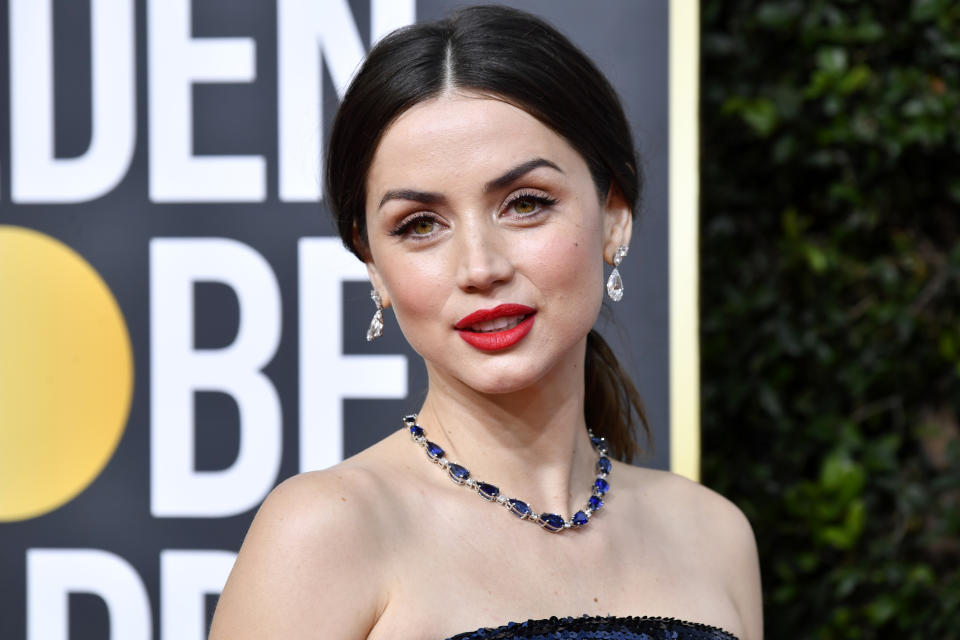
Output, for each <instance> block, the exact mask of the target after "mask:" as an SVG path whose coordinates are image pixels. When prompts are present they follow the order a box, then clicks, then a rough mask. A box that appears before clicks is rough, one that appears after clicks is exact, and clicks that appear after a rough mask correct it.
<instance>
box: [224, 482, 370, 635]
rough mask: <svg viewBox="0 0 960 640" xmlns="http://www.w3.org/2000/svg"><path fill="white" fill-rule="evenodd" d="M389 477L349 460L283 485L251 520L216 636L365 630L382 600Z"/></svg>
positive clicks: (229, 582)
mask: <svg viewBox="0 0 960 640" xmlns="http://www.w3.org/2000/svg"><path fill="white" fill-rule="evenodd" d="M382 483H383V481H382V479H381V478H379V477H378V476H377V475H376V474H374V473H371V472H370V471H369V470H367V469H365V468H364V467H363V466H362V465H349V464H343V465H338V466H337V467H333V468H331V469H329V470H326V471H317V472H310V473H305V474H301V475H297V476H294V477H292V478H290V479H288V480H286V481H284V482H283V483H281V484H280V485H279V486H277V487H276V488H275V489H274V490H273V491H272V492H271V493H270V495H269V496H267V498H266V500H264V502H263V504H262V505H261V507H260V510H259V511H258V512H257V515H256V517H255V518H254V520H253V523H252V524H251V525H250V529H249V531H248V532H247V536H246V538H245V539H244V542H243V546H242V547H241V549H240V553H239V554H238V557H237V562H236V564H235V565H234V568H233V571H232V572H231V574H230V578H229V579H228V581H227V584H226V586H225V587H224V590H223V593H222V595H221V598H220V601H219V603H218V605H217V611H216V614H215V616H214V620H213V625H212V628H211V632H210V637H211V639H214V640H217V639H220V638H230V639H241V640H242V639H243V638H264V637H284V638H301V637H304V638H305V637H311V638H314V637H324V638H363V637H366V635H367V631H368V630H369V629H370V628H371V627H372V626H373V624H374V622H375V621H376V617H377V615H378V611H379V608H380V607H381V606H382V598H383V594H382V584H383V582H382V580H381V579H380V578H379V575H380V574H379V571H381V565H380V563H379V562H378V560H379V559H380V557H381V555H382V551H383V543H384V539H383V532H384V530H385V527H384V522H383V519H384V517H385V515H386V514H385V513H384V510H383V509H382V505H381V504H380V502H381V501H382V497H381V496H380V494H379V491H378V489H379V488H380V487H381V485H382Z"/></svg>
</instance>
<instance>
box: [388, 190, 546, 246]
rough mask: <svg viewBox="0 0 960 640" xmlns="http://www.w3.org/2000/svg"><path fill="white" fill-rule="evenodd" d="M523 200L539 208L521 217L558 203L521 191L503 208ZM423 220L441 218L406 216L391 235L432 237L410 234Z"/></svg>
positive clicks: (520, 214) (531, 216)
mask: <svg viewBox="0 0 960 640" xmlns="http://www.w3.org/2000/svg"><path fill="white" fill-rule="evenodd" d="M521 200H529V201H531V202H533V203H535V204H536V205H537V206H538V209H537V210H536V211H533V212H531V213H518V214H516V215H517V216H519V217H520V218H521V219H529V218H533V217H535V216H537V215H539V214H540V213H542V212H543V208H544V207H551V206H553V205H555V204H557V199H556V198H551V197H550V196H546V195H543V194H541V193H537V192H531V191H520V192H518V193H516V194H514V195H513V196H511V198H510V199H509V200H507V202H506V203H505V204H504V205H503V209H504V210H507V209H509V208H510V207H512V206H514V205H515V204H516V203H517V202H519V201H521ZM421 221H427V222H432V223H434V224H439V220H438V219H437V218H436V216H434V215H431V214H427V213H421V214H417V215H415V216H413V217H412V218H406V219H404V220H402V221H401V222H400V224H398V225H397V226H396V227H394V228H393V230H392V231H390V235H391V236H407V235H410V237H414V238H418V239H424V238H428V237H430V236H431V235H433V234H432V233H431V234H424V235H418V234H409V233H408V232H409V231H410V229H411V228H412V227H413V226H414V225H415V224H417V223H418V222H421Z"/></svg>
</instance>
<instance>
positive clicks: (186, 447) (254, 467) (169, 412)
mask: <svg viewBox="0 0 960 640" xmlns="http://www.w3.org/2000/svg"><path fill="white" fill-rule="evenodd" d="M196 282H218V283H222V284H225V285H227V286H229V287H231V288H232V289H233V290H234V292H235V293H236V295H237V300H238V301H239V306H240V323H239V329H238V331H237V337H236V340H234V341H233V343H232V344H230V345H228V346H226V347H224V348H222V349H195V348H194V346H193V345H194V335H193V327H194V307H193V286H194V283H196ZM280 313H281V312H280V288H279V285H278V284H277V279H276V276H275V275H274V273H273V270H272V269H271V268H270V265H269V264H267V261H266V260H264V259H263V256H261V255H260V254H259V253H257V252H256V251H254V250H253V249H251V248H250V247H249V246H247V245H245V244H243V243H240V242H237V241H236V240H228V239H224V238H180V239H177V238H154V239H153V240H151V241H150V353H151V357H152V361H151V368H150V373H151V411H150V422H151V424H150V504H151V510H152V512H153V515H154V516H160V517H174V516H182V517H218V516H231V515H235V514H238V513H242V512H244V511H246V510H248V509H252V508H253V507H255V506H256V505H257V503H259V502H260V501H261V500H262V499H263V497H264V496H265V495H266V494H267V492H268V491H269V490H270V489H271V487H272V486H273V483H274V482H275V481H276V477H277V473H278V472H279V469H280V454H281V441H282V431H281V428H282V426H281V410H280V398H279V396H278V395H277V390H276V388H275V387H274V386H273V383H271V382H270V380H269V379H268V378H267V377H266V375H264V374H263V372H262V371H261V369H263V367H264V366H265V365H266V364H267V363H268V362H269V361H270V359H271V358H273V355H274V353H275V352H276V350H277V345H278V344H279V343H280ZM197 391H220V392H223V393H226V394H228V395H230V396H232V397H233V399H234V400H235V401H236V403H237V408H238V409H239V412H240V425H239V429H240V453H239V454H238V455H237V459H236V461H235V462H234V463H233V465H232V466H230V467H229V468H227V469H224V470H221V471H197V470H196V469H195V468H194V459H195V456H194V443H195V435H194V432H195V416H194V404H193V403H194V393H195V392H197Z"/></svg>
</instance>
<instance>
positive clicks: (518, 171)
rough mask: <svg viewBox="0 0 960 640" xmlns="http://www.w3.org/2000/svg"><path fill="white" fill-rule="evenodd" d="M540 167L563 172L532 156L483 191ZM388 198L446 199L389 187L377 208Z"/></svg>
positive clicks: (428, 200) (501, 185) (440, 195)
mask: <svg viewBox="0 0 960 640" xmlns="http://www.w3.org/2000/svg"><path fill="white" fill-rule="evenodd" d="M541 167H548V168H550V169H553V170H555V171H559V172H560V173H563V170H562V169H561V168H560V167H558V166H557V165H556V164H554V163H553V162H550V161H549V160H547V159H546V158H534V159H533V160H527V161H526V162H523V163H521V164H518V165H517V166H515V167H514V168H513V169H510V170H509V171H507V172H506V173H505V174H503V175H502V176H500V177H499V178H494V179H493V180H491V181H490V182H488V183H487V184H485V185H483V192H484V193H490V192H491V191H496V190H497V189H502V188H504V187H507V186H509V185H511V184H513V183H514V182H516V181H517V180H519V179H520V178H522V177H523V176H525V175H527V174H528V173H530V172H531V171H533V170H534V169H539V168H541ZM390 200H410V201H413V202H420V203H422V204H438V203H443V202H446V200H447V199H446V198H445V197H444V196H443V194H440V193H435V192H432V191H417V190H416V189H391V190H390V191H387V192H386V193H385V194H383V198H381V199H380V205H379V206H378V207H377V208H378V209H379V208H381V207H383V205H384V204H386V203H387V202H388V201H390Z"/></svg>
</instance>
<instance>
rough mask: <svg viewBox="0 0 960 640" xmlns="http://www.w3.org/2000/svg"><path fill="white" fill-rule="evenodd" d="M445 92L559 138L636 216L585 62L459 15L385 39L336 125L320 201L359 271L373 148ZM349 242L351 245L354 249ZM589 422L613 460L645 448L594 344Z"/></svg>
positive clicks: (631, 176) (559, 40)
mask: <svg viewBox="0 0 960 640" xmlns="http://www.w3.org/2000/svg"><path fill="white" fill-rule="evenodd" d="M450 89H469V90H471V91H475V92H479V93H485V94H489V95H491V96H495V97H497V98H498V99H501V100H505V101H507V102H509V103H511V104H513V105H515V106H517V107H519V108H521V109H523V110H524V111H526V112H528V113H530V114H531V115H533V116H534V117H536V118H537V119H539V120H540V121H541V122H543V123H544V124H545V125H546V126H548V127H550V128H551V129H553V130H554V131H555V132H557V133H558V134H559V135H560V136H562V137H563V138H565V139H566V140H567V142H569V143H570V145H571V146H572V147H573V148H574V149H576V150H577V151H578V152H579V153H580V155H581V156H582V157H583V159H584V161H585V162H586V164H587V167H588V168H589V169H590V174H591V176H592V177H593V181H594V184H595V185H596V188H597V193H598V194H599V196H600V197H604V198H605V197H606V194H607V193H608V192H609V190H610V188H611V187H613V186H616V188H617V189H618V190H619V192H620V193H621V195H622V196H623V198H624V199H625V200H626V202H627V203H628V204H629V205H630V207H631V211H632V212H633V214H634V215H636V208H637V204H638V201H639V199H640V194H641V191H642V178H641V175H640V172H639V171H638V169H637V159H636V151H635V150H634V146H633V137H632V136H631V134H630V126H629V124H628V123H627V119H626V116H625V115H624V112H623V107H622V106H621V104H620V100H619V98H618V97H617V94H616V92H615V91H614V90H613V87H611V86H610V83H609V82H608V81H607V79H606V78H605V77H604V76H603V74H602V73H600V71H599V70H598V69H597V68H596V66H594V64H593V63H592V62H591V61H590V59H589V58H587V57H586V55H584V54H583V52H581V51H580V50H579V49H577V47H576V46H574V45H573V43H571V42H570V41H569V40H568V39H567V38H566V37H564V36H563V35H562V34H560V33H559V32H558V31H557V30H556V29H554V28H553V27H551V26H550V25H548V24H547V23H546V22H544V21H543V20H540V19H539V18H537V17H535V16H532V15H530V14H528V13H525V12H522V11H519V10H516V9H510V8H507V7H501V6H477V7H469V8H466V9H461V10H460V11H457V12H456V13H454V14H452V15H451V16H450V17H449V18H447V19H445V20H440V21H438V22H428V23H422V24H416V25H411V26H409V27H404V28H401V29H398V30H396V31H394V32H393V33H391V34H390V35H388V36H386V37H385V38H383V39H382V40H381V41H380V42H379V43H378V44H377V45H376V46H374V47H373V49H372V50H371V51H370V54H369V55H368V56H367V59H366V61H365V62H364V63H363V65H362V66H361V68H360V70H359V71H358V73H357V75H356V77H355V78H354V80H353V82H352V83H351V85H350V87H349V89H348V90H347V93H346V95H345V96H344V99H343V102H342V104H341V105H340V110H339V111H338V112H337V115H336V118H335V119H334V124H333V129H332V131H331V134H330V142H329V144H328V147H327V161H326V193H327V198H328V203H329V205H330V209H331V211H332V213H333V216H334V219H335V222H336V225H337V229H338V231H339V233H340V237H341V238H342V239H343V242H344V244H345V245H346V247H347V248H348V249H350V250H351V251H352V252H353V253H354V254H355V255H356V256H357V257H359V258H360V259H361V260H364V259H365V254H366V242H367V233H366V232H367V228H366V211H365V202H366V184H367V172H368V171H369V168H370V164H371V162H372V161H373V155H374V153H375V151H376V149H377V145H378V144H379V142H380V137H381V136H382V135H383V132H384V131H385V130H386V129H387V128H388V127H389V126H390V124H391V123H392V122H393V121H394V119H396V118H397V117H398V116H399V115H400V114H401V113H403V112H404V111H406V110H407V109H409V108H410V107H411V106H413V105H415V104H417V103H419V102H422V101H424V100H427V99H429V98H432V97H434V96H436V95H438V94H441V93H443V92H444V91H447V90H450ZM355 239H356V240H355ZM585 370H586V375H585V384H586V389H585V392H586V396H585V408H584V414H585V418H586V422H587V424H588V425H590V427H591V428H592V429H593V431H594V433H597V434H598V435H603V436H605V437H606V438H607V440H608V442H609V444H610V449H611V453H612V454H613V455H614V456H616V457H618V458H620V459H622V460H626V461H628V462H629V461H631V460H632V459H633V458H634V456H635V455H636V454H637V453H638V451H639V447H638V445H637V442H636V440H635V438H634V434H633V431H634V429H633V428H634V425H639V426H640V427H641V428H642V429H643V431H644V433H645V435H646V436H647V438H649V435H650V434H649V429H648V427H647V421H646V417H645V416H644V412H643V403H642V401H641V399H640V394H639V393H638V392H637V390H636V388H635V387H634V385H633V383H632V382H631V381H630V378H629V376H627V374H626V372H625V371H624V370H623V369H622V367H621V366H620V364H619V363H618V362H617V359H616V357H614V355H613V352H612V351H611V350H610V348H609V347H608V346H607V344H606V342H604V340H603V338H601V337H600V334H599V333H597V332H596V331H595V330H591V331H590V333H589V335H588V336H587V356H586V364H585Z"/></svg>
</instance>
